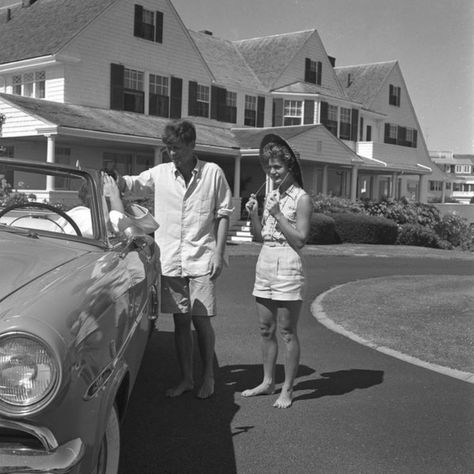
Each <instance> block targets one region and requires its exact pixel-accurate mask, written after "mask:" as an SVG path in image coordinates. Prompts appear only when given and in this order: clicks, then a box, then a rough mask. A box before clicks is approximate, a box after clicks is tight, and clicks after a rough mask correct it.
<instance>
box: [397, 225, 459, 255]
mask: <svg viewBox="0 0 474 474" xmlns="http://www.w3.org/2000/svg"><path fill="white" fill-rule="evenodd" d="M396 243H397V244H398V245H415V246H418V247H430V248H434V249H449V248H452V246H451V244H449V242H446V241H444V240H442V239H441V238H440V237H439V235H438V234H437V233H436V232H435V231H434V230H432V229H429V228H427V227H425V226H422V225H420V224H404V225H402V226H401V228H400V230H399V232H398V238H397V242H396Z"/></svg>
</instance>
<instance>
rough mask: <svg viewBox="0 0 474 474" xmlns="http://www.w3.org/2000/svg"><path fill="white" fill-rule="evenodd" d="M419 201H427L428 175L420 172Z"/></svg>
mask: <svg viewBox="0 0 474 474" xmlns="http://www.w3.org/2000/svg"><path fill="white" fill-rule="evenodd" d="M418 201H419V202H422V203H426V201H427V199H426V175H424V174H420V180H419V182H418Z"/></svg>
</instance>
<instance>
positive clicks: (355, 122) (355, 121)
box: [351, 109, 359, 142]
mask: <svg viewBox="0 0 474 474" xmlns="http://www.w3.org/2000/svg"><path fill="white" fill-rule="evenodd" d="M358 125H359V111H358V110H357V109H352V117H351V140H352V141H354V142H356V141H357V126H358Z"/></svg>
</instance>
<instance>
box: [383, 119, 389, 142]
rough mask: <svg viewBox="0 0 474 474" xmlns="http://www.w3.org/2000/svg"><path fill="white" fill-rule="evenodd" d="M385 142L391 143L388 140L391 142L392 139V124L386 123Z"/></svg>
mask: <svg viewBox="0 0 474 474" xmlns="http://www.w3.org/2000/svg"><path fill="white" fill-rule="evenodd" d="M383 137H384V142H385V143H389V142H388V141H387V140H389V137H390V124H389V123H386V124H385V129H384V136H383Z"/></svg>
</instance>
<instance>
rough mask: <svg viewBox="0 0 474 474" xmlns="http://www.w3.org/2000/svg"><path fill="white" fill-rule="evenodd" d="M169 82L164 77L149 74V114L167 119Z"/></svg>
mask: <svg viewBox="0 0 474 474" xmlns="http://www.w3.org/2000/svg"><path fill="white" fill-rule="evenodd" d="M169 106H170V93H169V80H168V78H167V77H165V76H158V75H156V74H150V98H149V114H150V115H158V116H159V117H169Z"/></svg>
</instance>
